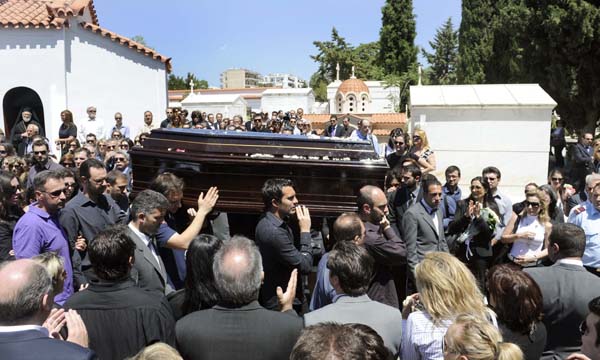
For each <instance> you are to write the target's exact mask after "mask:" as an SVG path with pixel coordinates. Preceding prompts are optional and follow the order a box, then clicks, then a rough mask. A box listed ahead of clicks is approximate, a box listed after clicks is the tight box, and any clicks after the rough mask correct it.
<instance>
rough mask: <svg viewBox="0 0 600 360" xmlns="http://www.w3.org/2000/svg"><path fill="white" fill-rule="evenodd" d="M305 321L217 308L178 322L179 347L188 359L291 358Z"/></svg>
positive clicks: (252, 308)
mask: <svg viewBox="0 0 600 360" xmlns="http://www.w3.org/2000/svg"><path fill="white" fill-rule="evenodd" d="M301 330H302V318H300V317H298V316H296V315H295V314H288V313H280V312H277V311H271V310H267V309H265V308H263V307H261V306H260V305H259V304H258V302H257V301H253V302H251V303H250V304H248V305H244V306H242V307H239V308H227V307H223V306H219V305H217V306H215V307H213V308H212V309H208V310H201V311H195V312H193V313H191V314H189V315H187V316H185V317H183V318H182V319H181V320H179V321H178V322H177V325H176V335H177V348H178V349H179V352H180V353H181V355H182V356H183V358H184V359H203V360H219V359H223V360H230V359H246V360H252V359H257V360H258V359H260V360H271V359H272V360H279V359H288V358H289V357H290V353H291V352H292V348H293V347H294V344H295V343H296V340H298V337H299V336H300V331H301Z"/></svg>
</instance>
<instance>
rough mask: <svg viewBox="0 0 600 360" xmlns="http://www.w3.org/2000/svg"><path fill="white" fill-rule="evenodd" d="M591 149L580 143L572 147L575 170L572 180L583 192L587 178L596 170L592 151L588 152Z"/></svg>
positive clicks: (573, 170)
mask: <svg viewBox="0 0 600 360" xmlns="http://www.w3.org/2000/svg"><path fill="white" fill-rule="evenodd" d="M588 148H589V147H586V146H584V145H582V144H581V143H580V142H578V143H577V144H575V145H573V146H572V147H571V159H572V162H573V168H572V171H571V178H572V179H573V182H574V183H575V184H574V185H575V188H577V189H578V190H581V189H582V188H584V187H585V177H586V176H587V175H589V174H591V173H592V171H593V170H594V160H593V157H592V155H593V154H592V153H591V151H593V148H592V150H590V151H588Z"/></svg>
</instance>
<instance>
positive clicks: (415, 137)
mask: <svg viewBox="0 0 600 360" xmlns="http://www.w3.org/2000/svg"><path fill="white" fill-rule="evenodd" d="M413 140H421V137H419V136H413Z"/></svg>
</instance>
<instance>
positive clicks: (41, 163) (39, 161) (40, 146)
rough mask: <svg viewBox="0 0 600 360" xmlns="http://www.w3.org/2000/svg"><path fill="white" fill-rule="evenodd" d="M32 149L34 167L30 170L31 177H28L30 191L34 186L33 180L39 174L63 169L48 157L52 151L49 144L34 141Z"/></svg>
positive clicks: (42, 141)
mask: <svg viewBox="0 0 600 360" xmlns="http://www.w3.org/2000/svg"><path fill="white" fill-rule="evenodd" d="M31 148H32V151H31V152H32V153H33V162H34V165H33V166H32V167H31V168H30V169H29V175H28V176H27V188H28V189H30V188H31V187H32V186H33V178H34V177H35V175H36V174H37V173H40V172H42V171H44V170H58V169H62V168H63V167H62V166H60V165H59V164H57V163H55V162H54V161H53V160H51V159H50V158H49V157H48V153H49V152H50V149H49V147H48V143H46V142H45V141H44V140H36V141H34V142H33V145H32V147H31Z"/></svg>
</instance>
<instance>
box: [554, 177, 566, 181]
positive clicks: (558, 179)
mask: <svg viewBox="0 0 600 360" xmlns="http://www.w3.org/2000/svg"><path fill="white" fill-rule="evenodd" d="M552 181H563V178H555V177H553V178H552Z"/></svg>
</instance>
